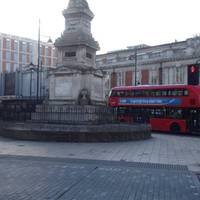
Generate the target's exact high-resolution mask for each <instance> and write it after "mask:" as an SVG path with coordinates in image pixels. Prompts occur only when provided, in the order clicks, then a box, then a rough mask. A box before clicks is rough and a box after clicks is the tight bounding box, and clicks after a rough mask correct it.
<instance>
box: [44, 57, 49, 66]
mask: <svg viewBox="0 0 200 200" xmlns="http://www.w3.org/2000/svg"><path fill="white" fill-rule="evenodd" d="M45 61H46V63H45V64H46V65H49V59H48V57H46V59H45Z"/></svg>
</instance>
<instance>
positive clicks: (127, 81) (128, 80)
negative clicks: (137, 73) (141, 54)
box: [125, 71, 133, 86]
mask: <svg viewBox="0 0 200 200" xmlns="http://www.w3.org/2000/svg"><path fill="white" fill-rule="evenodd" d="M132 79H133V72H132V71H127V72H126V77H125V84H126V85H127V86H130V85H132Z"/></svg>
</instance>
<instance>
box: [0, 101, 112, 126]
mask: <svg viewBox="0 0 200 200" xmlns="http://www.w3.org/2000/svg"><path fill="white" fill-rule="evenodd" d="M0 119H1V120H3V121H15V122H22V121H29V122H35V123H56V124H106V123H115V122H116V114H115V112H114V111H113V110H112V109H110V108H108V107H106V106H78V105H65V106H62V105H38V104H35V102H29V103H27V102H26V103H25V102H21V103H20V104H19V103H18V104H8V105H1V107H0Z"/></svg>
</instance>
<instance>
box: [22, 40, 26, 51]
mask: <svg viewBox="0 0 200 200" xmlns="http://www.w3.org/2000/svg"><path fill="white" fill-rule="evenodd" d="M22 52H26V43H25V42H23V43H22Z"/></svg>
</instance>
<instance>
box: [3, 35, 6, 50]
mask: <svg viewBox="0 0 200 200" xmlns="http://www.w3.org/2000/svg"><path fill="white" fill-rule="evenodd" d="M3 48H4V49H6V38H3Z"/></svg>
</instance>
